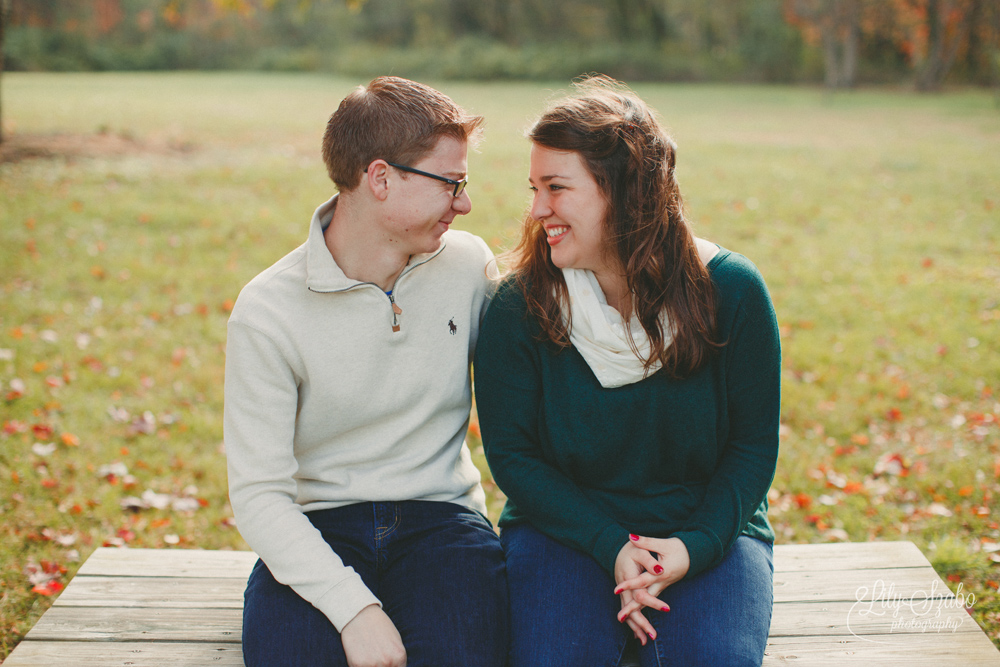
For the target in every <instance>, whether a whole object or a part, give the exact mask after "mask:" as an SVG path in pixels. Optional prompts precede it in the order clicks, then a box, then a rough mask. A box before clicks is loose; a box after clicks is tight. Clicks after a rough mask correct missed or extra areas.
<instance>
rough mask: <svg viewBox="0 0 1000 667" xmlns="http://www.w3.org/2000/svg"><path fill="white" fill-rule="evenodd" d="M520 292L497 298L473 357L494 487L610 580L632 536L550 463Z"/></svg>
mask: <svg viewBox="0 0 1000 667" xmlns="http://www.w3.org/2000/svg"><path fill="white" fill-rule="evenodd" d="M519 290H520V288H519V287H518V286H517V285H516V284H513V283H511V282H508V283H505V284H504V285H503V286H501V287H500V289H499V291H498V293H497V295H496V296H495V297H494V299H493V303H492V304H491V306H490V309H489V311H488V312H487V313H486V318H485V320H484V322H483V329H482V331H481V332H480V335H479V345H478V348H477V351H476V358H475V370H476V406H477V408H476V409H477V411H478V413H479V424H480V428H481V429H482V435H483V445H484V448H485V452H486V459H487V461H488V462H489V465H490V471H491V472H492V473H493V478H494V480H496V483H497V485H498V486H499V487H500V489H501V490H503V492H504V493H505V494H506V495H507V497H508V498H509V500H510V501H511V502H513V503H514V505H515V506H516V507H517V511H518V512H519V513H520V514H522V515H524V516H525V517H527V518H528V519H529V520H530V522H531V525H532V526H534V527H535V528H536V529H538V530H540V531H541V532H543V533H545V534H546V535H548V536H549V537H552V538H553V539H555V540H557V541H559V542H561V543H563V544H565V545H567V546H570V547H572V548H574V549H577V550H578V551H582V552H584V553H587V554H590V555H591V556H593V557H594V559H595V560H597V562H598V563H600V564H601V565H602V566H603V567H604V568H605V569H606V570H607V571H608V572H609V573H613V572H614V565H615V559H616V558H617V556H618V552H619V551H620V550H621V548H622V546H624V545H625V544H626V543H628V531H627V530H626V529H625V528H623V527H622V526H621V525H619V524H618V523H617V522H616V521H615V520H614V519H613V518H612V517H611V516H609V515H608V514H607V513H606V512H604V511H603V510H602V509H601V508H600V506H599V505H597V504H596V503H594V502H593V501H592V500H590V499H589V498H588V497H587V496H586V495H585V494H584V493H583V491H581V489H580V488H579V487H578V486H577V485H576V483H574V482H573V480H572V479H570V478H569V477H568V476H567V475H566V474H565V473H563V472H562V471H561V470H560V469H559V468H558V467H556V465H554V463H553V462H551V461H549V460H547V459H546V457H545V455H544V453H543V451H542V447H541V443H540V436H539V424H538V414H539V405H540V404H541V402H542V400H543V398H542V378H541V375H540V370H539V366H538V363H537V357H536V355H537V354H538V350H539V348H540V346H541V345H542V343H540V342H539V341H536V340H534V339H533V337H532V336H531V333H530V332H529V330H528V325H527V321H526V317H527V316H526V313H525V311H524V304H523V300H521V299H519V298H517V297H518V292H519Z"/></svg>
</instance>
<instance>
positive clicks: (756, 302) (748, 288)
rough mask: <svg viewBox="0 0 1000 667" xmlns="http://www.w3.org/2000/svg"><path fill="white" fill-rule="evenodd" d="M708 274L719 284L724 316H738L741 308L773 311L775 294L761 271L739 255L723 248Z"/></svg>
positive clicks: (720, 307) (719, 301) (719, 304)
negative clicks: (772, 299)
mask: <svg viewBox="0 0 1000 667" xmlns="http://www.w3.org/2000/svg"><path fill="white" fill-rule="evenodd" d="M708 271H709V274H710V275H711V277H712V282H713V283H715V287H716V295H717V298H718V309H719V313H720V314H724V313H726V312H731V313H733V314H735V312H736V311H737V310H739V309H740V305H741V304H743V305H744V306H745V307H749V308H750V309H751V310H754V311H756V310H760V309H763V310H772V309H773V306H772V305H771V295H770V292H769V290H768V288H767V284H766V283H765V282H764V276H763V275H762V274H761V272H760V269H758V268H757V265H756V264H754V263H753V262H752V261H750V259H748V258H747V257H745V256H743V255H741V254H740V253H738V252H733V251H732V250H727V249H726V248H723V247H721V246H720V248H719V252H718V253H716V255H715V257H713V258H712V261H710V262H709V263H708Z"/></svg>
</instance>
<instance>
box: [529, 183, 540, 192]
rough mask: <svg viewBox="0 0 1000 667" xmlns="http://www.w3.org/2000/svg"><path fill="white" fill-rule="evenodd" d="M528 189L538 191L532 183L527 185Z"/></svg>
mask: <svg viewBox="0 0 1000 667" xmlns="http://www.w3.org/2000/svg"><path fill="white" fill-rule="evenodd" d="M528 189H529V190H531V191H532V192H538V188H536V187H535V186H534V185H529V186H528Z"/></svg>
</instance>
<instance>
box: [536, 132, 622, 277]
mask: <svg viewBox="0 0 1000 667" xmlns="http://www.w3.org/2000/svg"><path fill="white" fill-rule="evenodd" d="M528 182H529V183H530V184H531V189H532V191H533V192H534V198H533V200H532V202H531V217H532V218H534V219H535V220H536V221H538V222H539V223H541V225H542V227H543V228H544V229H545V233H546V235H547V237H548V243H549V253H550V256H551V258H552V263H553V264H555V265H556V266H557V267H559V268H560V269H567V268H571V269H590V270H591V271H593V272H594V273H596V274H598V275H601V274H605V273H609V269H608V266H607V264H606V259H605V252H604V246H605V243H604V217H605V214H606V211H607V207H608V204H607V202H606V201H605V199H604V196H603V194H602V193H601V190H600V188H599V187H598V185H597V182H596V181H595V180H594V177H593V176H591V175H590V172H589V171H588V170H587V167H586V165H585V164H584V161H583V158H582V157H581V156H580V154H579V153H577V152H575V151H557V150H553V149H551V148H546V147H544V146H539V145H538V144H532V146H531V168H530V170H529V174H528Z"/></svg>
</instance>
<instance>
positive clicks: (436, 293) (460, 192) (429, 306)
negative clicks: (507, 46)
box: [225, 77, 507, 667]
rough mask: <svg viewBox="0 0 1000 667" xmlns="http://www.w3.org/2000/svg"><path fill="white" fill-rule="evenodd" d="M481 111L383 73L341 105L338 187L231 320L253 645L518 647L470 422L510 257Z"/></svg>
mask: <svg viewBox="0 0 1000 667" xmlns="http://www.w3.org/2000/svg"><path fill="white" fill-rule="evenodd" d="M481 124H482V118H481V117H478V116H469V115H468V114H466V113H465V112H464V111H463V110H462V109H460V108H459V107H458V106H457V105H455V103H454V102H452V100H451V99H449V98H448V97H446V96H445V95H443V94H441V93H440V92H438V91H436V90H434V89H432V88H429V87H427V86H424V85H421V84H418V83H414V82H412V81H407V80H405V79H399V78H395V77H380V78H378V79H375V80H374V81H372V82H371V83H370V84H369V85H368V86H367V88H365V87H359V88H358V89H357V90H355V91H354V92H352V93H351V94H350V95H348V96H347V97H346V98H345V99H344V100H343V101H342V102H341V104H340V107H339V108H338V109H337V111H336V112H335V113H334V114H333V115H332V116H331V117H330V121H329V123H328V125H327V129H326V134H325V136H324V138H323V158H324V161H325V162H326V166H327V169H328V171H329V174H330V177H331V179H332V180H333V181H334V183H335V184H336V186H337V189H338V191H339V194H338V195H337V196H335V197H333V198H332V199H330V200H329V201H328V202H326V203H325V204H323V205H322V206H320V207H319V208H318V209H316V212H315V214H314V215H313V219H312V224H311V227H310V229H309V236H308V239H307V240H306V242H305V243H304V244H303V245H302V246H300V247H299V248H298V249H296V250H294V251H292V252H291V253H290V254H288V255H287V256H285V257H284V258H283V259H281V260H280V261H278V262H277V263H276V264H275V265H274V266H272V267H271V268H269V269H267V270H266V271H264V272H263V273H261V274H260V275H259V276H257V277H256V278H255V279H254V280H252V281H251V282H250V283H249V284H248V285H247V286H246V287H245V288H244V289H243V291H242V292H241V293H240V297H239V299H238V300H237V302H236V306H235V307H234V309H233V313H232V317H231V318H230V321H229V338H228V343H227V351H226V388H225V392H226V404H225V442H226V451H227V455H228V460H229V485H230V498H231V500H232V505H233V510H234V513H235V515H236V520H237V524H238V526H239V528H240V532H241V533H242V534H243V537H244V538H245V539H246V541H247V543H248V544H249V545H250V547H251V548H253V549H254V550H255V551H256V552H257V554H258V555H259V556H260V560H259V561H258V562H257V565H256V566H255V568H254V570H253V573H252V574H251V576H250V581H249V583H248V585H247V591H246V595H245V607H244V625H243V651H244V659H245V661H246V664H247V665H269V666H275V665H310V666H312V665H350V666H351V667H368V666H372V665H379V666H393V667H395V666H401V665H409V666H410V667H415V666H418V665H434V666H435V667H441V666H444V665H455V666H456V667H457V666H459V665H461V666H469V665H497V666H498V667H499V666H500V665H502V664H503V662H504V659H505V653H506V643H507V588H506V579H505V570H504V564H503V554H502V551H501V548H500V545H499V541H498V539H497V537H496V535H495V533H494V532H493V530H492V528H491V526H490V525H489V522H488V521H487V520H486V519H485V518H484V513H485V511H486V508H485V502H484V498H485V496H484V494H483V490H482V488H481V486H480V484H479V479H480V478H479V472H478V471H477V470H476V468H475V467H474V465H473V464H472V461H471V458H470V456H469V451H468V448H467V447H466V445H465V442H464V436H465V433H466V430H467V428H468V418H469V409H470V404H471V387H470V379H469V361H470V359H471V357H472V354H473V352H474V348H475V341H476V336H477V334H478V330H479V321H480V318H481V315H482V313H483V312H484V310H485V308H486V305H487V300H488V295H489V293H490V285H491V279H490V277H489V275H488V272H489V271H495V268H493V264H492V262H493V257H492V254H491V253H490V251H489V248H488V247H487V246H486V244H485V243H483V241H482V240H481V239H479V238H478V237H475V236H472V235H471V234H468V233H465V232H460V231H456V230H449V229H448V228H449V226H450V224H451V223H452V222H453V220H454V219H455V217H456V216H458V215H465V214H467V213H468V212H469V211H470V209H471V207H472V204H471V201H470V200H469V195H468V193H467V192H466V191H465V184H466V171H467V147H468V144H469V142H470V141H475V140H476V139H478V134H479V132H480V125H481Z"/></svg>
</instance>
